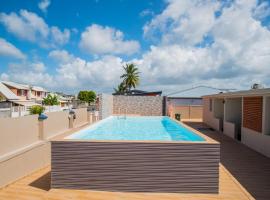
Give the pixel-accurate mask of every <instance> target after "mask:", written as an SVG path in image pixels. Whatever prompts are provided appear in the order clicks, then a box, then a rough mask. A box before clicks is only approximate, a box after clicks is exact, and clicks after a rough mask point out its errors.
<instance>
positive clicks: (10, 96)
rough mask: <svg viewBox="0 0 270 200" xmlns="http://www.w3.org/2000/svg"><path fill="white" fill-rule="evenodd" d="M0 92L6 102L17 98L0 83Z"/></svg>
mask: <svg viewBox="0 0 270 200" xmlns="http://www.w3.org/2000/svg"><path fill="white" fill-rule="evenodd" d="M0 92H1V94H2V95H4V96H5V98H6V99H8V100H17V99H19V97H18V96H17V95H15V94H14V93H13V92H12V91H11V90H10V89H9V88H8V87H7V86H5V85H4V84H3V83H1V82H0Z"/></svg>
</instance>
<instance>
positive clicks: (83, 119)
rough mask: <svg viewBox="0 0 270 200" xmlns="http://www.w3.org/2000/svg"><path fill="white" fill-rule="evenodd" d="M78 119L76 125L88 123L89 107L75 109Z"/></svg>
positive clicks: (75, 121)
mask: <svg viewBox="0 0 270 200" xmlns="http://www.w3.org/2000/svg"><path fill="white" fill-rule="evenodd" d="M74 111H75V114H76V119H75V120H74V127H79V126H82V125H84V124H86V123H87V108H79V109H75V110H74Z"/></svg>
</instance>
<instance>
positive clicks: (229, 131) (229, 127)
mask: <svg viewBox="0 0 270 200" xmlns="http://www.w3.org/2000/svg"><path fill="white" fill-rule="evenodd" d="M223 128H224V130H223V133H224V134H225V135H228V136H229V137H231V138H233V139H235V137H236V136H235V134H236V132H235V131H236V130H235V123H232V122H226V121H224V127H223Z"/></svg>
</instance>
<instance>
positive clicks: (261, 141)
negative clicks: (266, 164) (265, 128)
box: [241, 127, 270, 158]
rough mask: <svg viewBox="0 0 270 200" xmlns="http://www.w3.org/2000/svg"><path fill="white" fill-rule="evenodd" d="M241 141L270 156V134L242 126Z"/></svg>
mask: <svg viewBox="0 0 270 200" xmlns="http://www.w3.org/2000/svg"><path fill="white" fill-rule="evenodd" d="M241 142H242V143H243V144H245V145H247V146H248V147H250V148H252V149H254V150H255V151H257V152H259V153H261V154H263V155H265V156H267V157H269V158H270V136H269V135H264V134H262V133H258V132H256V131H253V130H251V129H248V128H245V127H242V138H241Z"/></svg>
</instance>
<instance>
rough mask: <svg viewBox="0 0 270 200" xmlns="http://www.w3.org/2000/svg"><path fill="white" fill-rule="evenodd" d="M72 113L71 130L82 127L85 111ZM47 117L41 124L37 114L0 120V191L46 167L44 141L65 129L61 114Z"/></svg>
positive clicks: (47, 152) (66, 121) (66, 120)
mask: <svg viewBox="0 0 270 200" xmlns="http://www.w3.org/2000/svg"><path fill="white" fill-rule="evenodd" d="M75 112H76V115H77V119H76V120H77V121H74V127H78V126H79V125H83V124H86V123H87V111H86V109H78V110H76V111H75ZM47 116H48V119H46V120H44V121H42V122H40V121H38V116H37V115H30V116H23V117H18V118H0V188H1V187H4V186H5V185H7V184H9V183H11V182H13V181H15V180H17V179H19V178H21V177H24V176H26V175H28V174H29V173H31V172H33V171H36V170H38V169H40V168H42V167H45V166H47V165H49V164H50V158H51V156H50V155H51V154H50V151H51V148H50V142H49V141H48V140H49V139H50V138H51V137H53V136H56V135H58V134H61V133H63V132H65V131H67V130H69V118H68V112H65V111H60V112H52V113H48V114H47ZM89 121H90V120H89ZM42 127H43V128H42Z"/></svg>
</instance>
